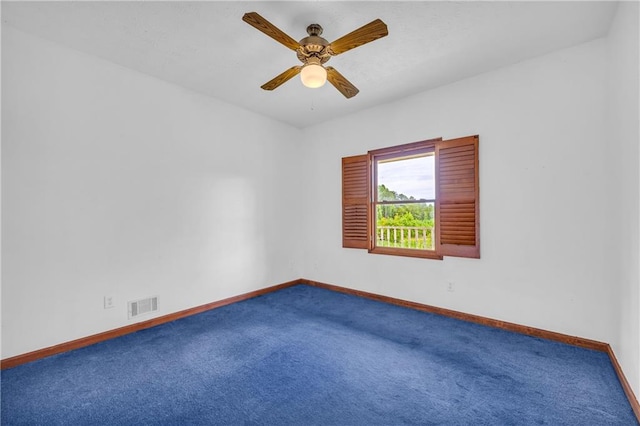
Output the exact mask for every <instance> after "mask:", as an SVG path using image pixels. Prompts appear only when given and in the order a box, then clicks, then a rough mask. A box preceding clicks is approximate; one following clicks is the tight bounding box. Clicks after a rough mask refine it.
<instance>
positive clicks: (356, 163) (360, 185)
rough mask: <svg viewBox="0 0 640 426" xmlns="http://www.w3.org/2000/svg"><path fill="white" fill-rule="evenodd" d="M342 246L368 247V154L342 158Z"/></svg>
mask: <svg viewBox="0 0 640 426" xmlns="http://www.w3.org/2000/svg"><path fill="white" fill-rule="evenodd" d="M342 247H348V248H363V249H368V248H369V156H368V155H367V154H364V155H357V156H354V157H346V158H343V159H342Z"/></svg>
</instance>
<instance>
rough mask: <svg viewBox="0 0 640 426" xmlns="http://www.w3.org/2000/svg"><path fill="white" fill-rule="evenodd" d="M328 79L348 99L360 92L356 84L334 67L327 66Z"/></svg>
mask: <svg viewBox="0 0 640 426" xmlns="http://www.w3.org/2000/svg"><path fill="white" fill-rule="evenodd" d="M327 80H329V83H331V84H333V86H334V87H335V88H336V89H338V90H339V91H340V93H342V94H343V95H344V96H345V98H347V99H348V98H352V97H354V96H355V95H357V94H358V92H359V90H358V88H357V87H356V86H354V85H353V84H351V82H350V81H349V80H347V79H346V78H344V77H343V76H342V74H340V73H339V72H338V71H336V69H335V68H333V67H327Z"/></svg>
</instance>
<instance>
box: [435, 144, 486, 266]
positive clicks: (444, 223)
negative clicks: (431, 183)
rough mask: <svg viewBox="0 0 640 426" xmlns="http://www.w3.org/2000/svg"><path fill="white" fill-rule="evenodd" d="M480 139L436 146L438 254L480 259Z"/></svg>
mask: <svg viewBox="0 0 640 426" xmlns="http://www.w3.org/2000/svg"><path fill="white" fill-rule="evenodd" d="M479 195H480V191H479V185H478V136H467V137H464V138H459V139H451V140H446V141H440V142H438V143H436V221H437V223H436V251H437V252H438V254H440V255H443V256H458V257H474V258H479V257H480V229H479V228H480V209H479V207H480V206H479Z"/></svg>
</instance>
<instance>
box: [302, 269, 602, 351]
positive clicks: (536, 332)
mask: <svg viewBox="0 0 640 426" xmlns="http://www.w3.org/2000/svg"><path fill="white" fill-rule="evenodd" d="M301 281H302V283H304V284H308V285H311V286H314V287H321V288H325V289H327V290H333V291H338V292H341V293H346V294H352V295H355V296H361V297H366V298H367V299H373V300H378V301H380V302H385V303H390V304H392V305H398V306H404V307H406V308H412V309H416V310H419V311H423V312H429V313H432V314H438V315H443V316H446V317H450V318H456V319H459V320H463V321H468V322H473V323H476V324H482V325H487V326H490V327H494V328H501V329H503V330H509V331H514V332H516V333H520V334H526V335H528V336H534V337H540V338H543V339H548V340H554V341H557V342H561V343H566V344H569V345H573V346H579V347H581V348H587V349H594V350H597V351H600V352H607V348H608V347H609V345H608V344H607V343H604V342H598V341H596V340H589V339H583V338H581V337H576V336H570V335H567V334H562V333H556V332H554V331H547V330H542V329H539V328H534V327H527V326H524V325H520V324H514V323H511V322H506V321H500V320H496V319H492V318H487V317H482V316H479V315H472V314H466V313H464V312H459V311H454V310H451V309H445V308H439V307H437V306H431V305H425V304H422V303H418V302H411V301H409V300H403V299H396V298H394V297H388V296H382V295H379V294H375V293H369V292H366V291H361V290H353V289H350V288H347V287H340V286H336V285H333V284H325V283H321V282H317V281H310V280H301Z"/></svg>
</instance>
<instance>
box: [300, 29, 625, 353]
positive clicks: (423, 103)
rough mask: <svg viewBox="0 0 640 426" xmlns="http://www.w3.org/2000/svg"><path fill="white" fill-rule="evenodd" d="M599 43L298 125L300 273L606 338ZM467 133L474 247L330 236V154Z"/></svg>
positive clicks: (335, 191) (611, 315) (335, 203)
mask: <svg viewBox="0 0 640 426" xmlns="http://www.w3.org/2000/svg"><path fill="white" fill-rule="evenodd" d="M605 54H606V42H605V41H604V40H602V39H601V40H597V41H594V42H590V43H587V44H583V45H580V46H577V47H574V48H570V49H566V50H562V51H558V52H555V53H552V54H549V55H546V56H543V57H539V58H536V59H533V60H529V61H527V62H522V63H519V64H516V65H513V66H510V67H507V68H503V69H499V70H497V71H494V72H490V73H486V74H483V75H479V76H477V77H474V78H470V79H467V80H464V81H460V82H458V83H455V84H451V85H448V86H445V87H441V88H439V89H437V90H432V91H428V92H425V93H421V94H418V95H415V96H413V97H411V98H407V99H404V100H401V101H398V102H395V103H391V104H387V105H383V106H380V107H377V108H374V109H371V110H368V111H365V112H362V113H360V114H356V115H351V116H348V117H345V118H343V119H339V120H335V121H332V122H330V123H325V124H323V125H322V126H319V127H317V128H309V129H306V130H305V133H306V134H305V138H306V139H307V140H308V145H307V146H306V149H307V152H306V153H305V157H306V158H310V161H309V162H308V164H307V165H306V168H307V169H308V170H309V171H310V173H309V176H310V178H309V180H308V181H307V184H308V185H309V187H310V188H309V195H310V196H309V199H308V203H307V210H308V212H309V213H308V215H306V219H307V223H306V229H307V230H308V232H309V237H311V238H310V239H309V240H308V242H307V247H308V248H307V251H306V254H305V259H306V260H305V276H307V277H308V278H309V279H313V280H317V281H321V282H326V283H331V284H337V285H342V286H347V287H352V288H356V289H361V290H365V291H370V292H374V293H380V294H384V295H388V296H392V297H398V298H402V299H408V300H413V301H417V302H421V303H426V304H431V305H435V306H440V307H446V308H451V309H455V310H459V311H463V312H467V313H472V314H478V315H483V316H486V317H491V318H496V319H501V320H506V321H511V322H515V323H519V324H525V325H529V326H533V327H539V328H542V329H546V330H553V331H558V332H562V333H567V334H570V335H577V336H582V337H587V338H592V339H596V340H601V341H610V340H611V339H612V337H613V336H615V334H616V326H617V322H616V320H615V316H616V315H615V309H616V308H617V306H618V300H617V299H616V294H615V293H614V292H612V291H611V288H610V286H611V278H612V271H611V262H612V254H611V253H610V251H609V250H608V246H607V243H608V237H607V235H608V232H609V231H608V230H607V228H606V227H605V220H606V213H608V209H607V208H606V205H605V203H603V199H602V198H603V196H604V194H606V192H607V190H608V185H607V180H608V176H607V169H606V168H605V166H604V164H603V151H604V149H605V147H606V141H607V139H608V133H609V131H608V128H607V127H606V122H605V106H604V105H605V98H606V96H605V84H604V83H605V75H606V74H605V70H606V67H605V65H606V64H605V56H606V55H605ZM362 96H366V94H364V93H363V94H362ZM473 134H479V135H480V151H479V156H480V232H481V259H479V260H476V259H461V258H451V257H449V258H445V259H444V260H443V261H438V260H426V259H415V258H403V257H396V256H384V255H374V254H368V253H367V252H366V250H357V249H343V248H341V235H340V233H341V226H340V221H341V216H340V211H341V209H340V203H341V195H340V194H341V193H340V191H341V189H340V188H341V183H340V159H341V157H344V156H348V155H355V154H361V153H365V152H367V150H370V149H374V148H381V147H385V146H392V145H398V144H403V143H408V142H414V141H418V140H424V139H429V138H434V137H438V136H442V137H443V138H445V139H447V138H455V137H460V136H466V135H473ZM448 282H452V283H454V292H448V291H447V290H446V285H447V283H448Z"/></svg>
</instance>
